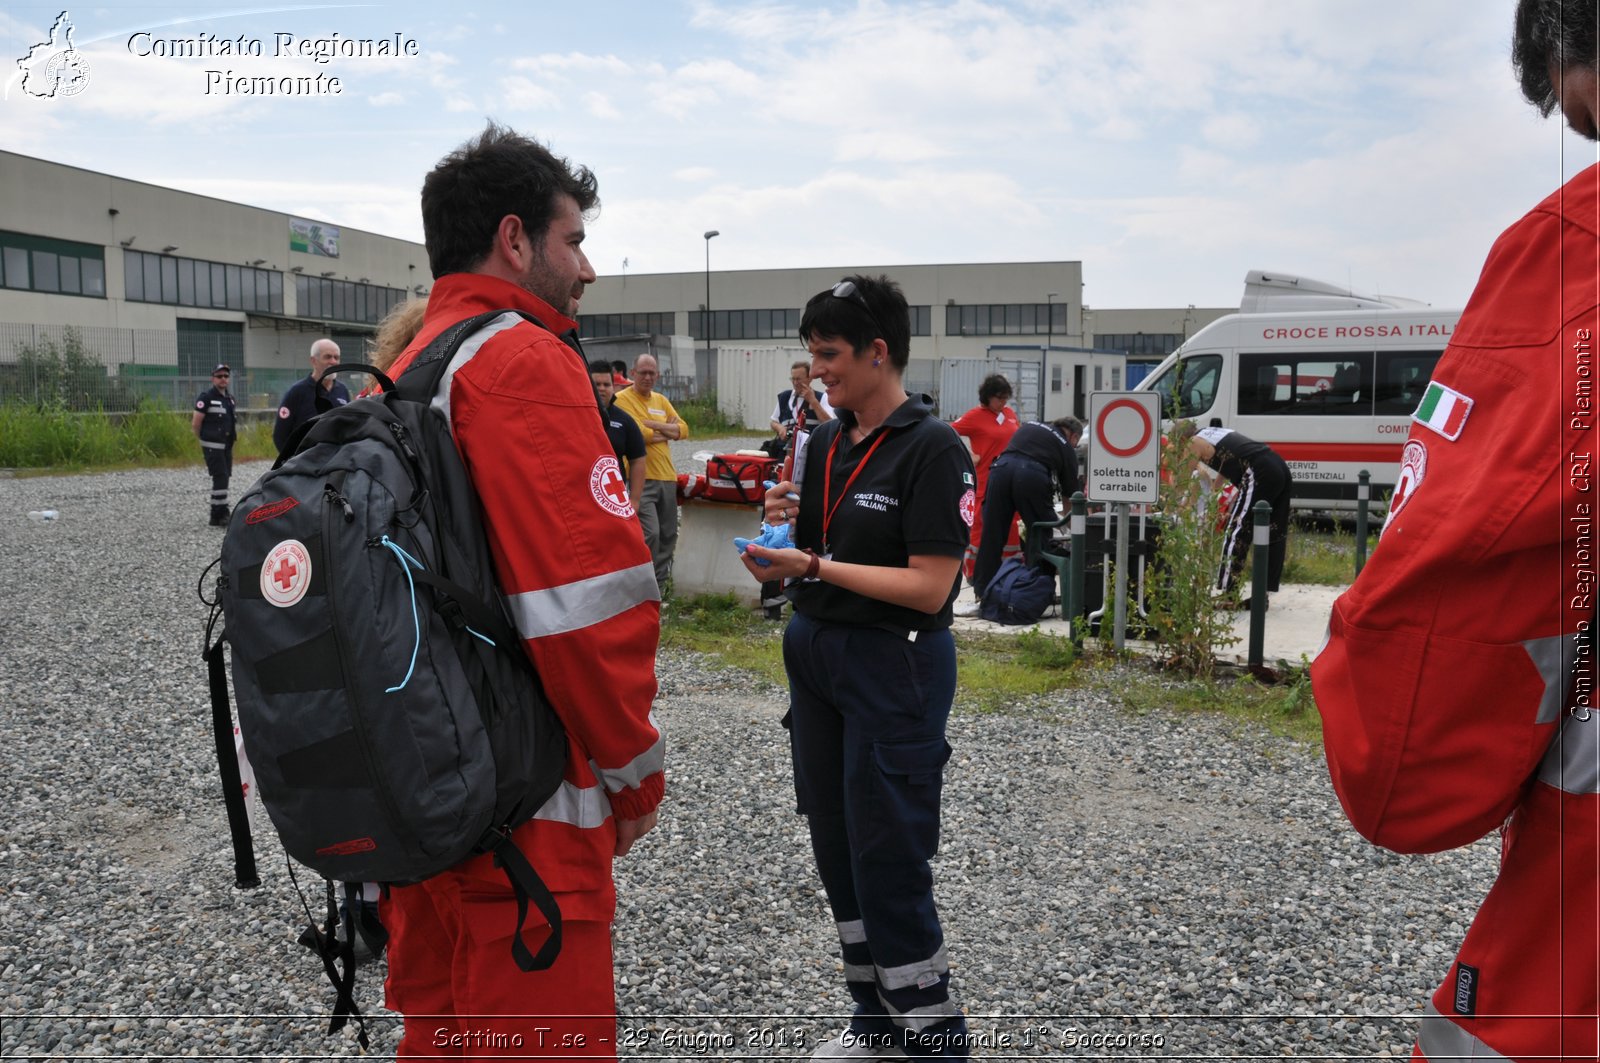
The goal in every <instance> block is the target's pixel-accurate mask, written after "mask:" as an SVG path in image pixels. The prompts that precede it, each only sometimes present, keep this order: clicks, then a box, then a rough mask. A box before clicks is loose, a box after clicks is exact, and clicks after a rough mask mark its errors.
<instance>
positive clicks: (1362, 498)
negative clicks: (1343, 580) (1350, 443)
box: [1356, 469, 1372, 576]
mask: <svg viewBox="0 0 1600 1063" xmlns="http://www.w3.org/2000/svg"><path fill="white" fill-rule="evenodd" d="M1371 497H1372V474H1371V473H1369V472H1368V471H1367V470H1365V469H1362V470H1361V472H1360V473H1358V474H1357V475H1356V575H1358V576H1359V575H1361V568H1362V566H1363V565H1365V564H1366V563H1367V502H1368V501H1369V500H1370V499H1371Z"/></svg>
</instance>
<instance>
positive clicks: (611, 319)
mask: <svg viewBox="0 0 1600 1063" xmlns="http://www.w3.org/2000/svg"><path fill="white" fill-rule="evenodd" d="M676 318H677V315H676V314H673V313H670V312H665V313H664V312H657V313H645V314H579V315H578V334H579V335H581V336H582V337H583V338H584V339H591V340H592V339H600V338H602V337H605V336H637V335H641V334H643V335H649V336H670V335H672V333H673V331H674V326H675V325H676V323H677V322H676Z"/></svg>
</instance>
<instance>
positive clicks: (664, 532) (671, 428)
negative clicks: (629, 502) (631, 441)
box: [612, 354, 689, 595]
mask: <svg viewBox="0 0 1600 1063" xmlns="http://www.w3.org/2000/svg"><path fill="white" fill-rule="evenodd" d="M660 378H661V370H660V369H659V367H658V366H657V365H656V360H655V357H654V356H653V355H648V354H641V355H640V356H639V358H638V360H637V361H635V362H634V363H633V386H632V387H628V388H623V389H622V390H621V391H619V392H617V396H616V398H615V399H613V400H612V401H613V402H615V403H616V405H617V406H618V408H620V409H621V410H622V412H623V413H626V414H627V415H628V416H630V417H632V418H633V419H634V420H635V421H637V422H638V424H639V431H641V432H643V433H644V442H645V474H644V476H645V481H644V494H643V495H641V496H639V498H638V499H637V501H636V502H635V505H636V506H637V507H638V510H639V523H640V525H641V526H643V528H644V541H645V543H646V544H648V545H649V547H650V556H651V558H652V559H654V561H655V568H656V585H657V586H658V587H660V588H661V593H662V594H663V595H665V594H666V592H667V580H669V579H670V578H671V577H672V555H673V554H674V553H675V552H676V551H677V549H678V471H677V469H675V468H673V466H672V450H671V447H670V443H671V441H672V440H675V439H688V438H689V426H688V425H687V424H686V423H684V420H683V418H682V417H679V416H678V411H677V410H675V409H673V408H672V403H671V402H670V401H669V400H668V399H667V397H666V396H665V395H663V394H661V393H660V392H659V391H657V390H656V389H655V387H656V381H657V380H659V379H660Z"/></svg>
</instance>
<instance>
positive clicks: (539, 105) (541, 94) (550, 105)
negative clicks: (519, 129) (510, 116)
mask: <svg viewBox="0 0 1600 1063" xmlns="http://www.w3.org/2000/svg"><path fill="white" fill-rule="evenodd" d="M500 94H501V96H500V98H501V100H502V102H503V103H504V105H505V106H506V107H507V108H509V109H511V110H513V111H545V110H550V111H554V110H559V109H560V107H561V97H559V96H557V95H556V94H555V93H554V92H551V91H550V90H549V89H547V88H545V87H544V86H542V85H535V84H534V83H533V82H532V81H530V80H528V79H527V78H525V77H507V78H501V79H500Z"/></svg>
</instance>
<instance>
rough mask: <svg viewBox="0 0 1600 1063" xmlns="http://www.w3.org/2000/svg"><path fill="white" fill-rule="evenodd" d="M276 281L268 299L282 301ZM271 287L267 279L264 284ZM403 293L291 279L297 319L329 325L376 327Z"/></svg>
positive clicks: (329, 281) (372, 286)
mask: <svg viewBox="0 0 1600 1063" xmlns="http://www.w3.org/2000/svg"><path fill="white" fill-rule="evenodd" d="M274 276H276V277H277V286H276V287H275V288H269V291H268V293H269V295H270V294H272V293H273V292H276V293H277V298H279V299H282V298H283V277H282V275H281V274H274ZM268 283H269V284H271V280H270V278H269V281H268ZM405 297H406V293H405V290H404V289H402V288H385V287H384V286H382V285H380V284H362V283H361V282H360V281H336V280H333V279H332V278H330V277H302V276H296V277H295V279H294V298H295V312H296V313H297V314H298V315H299V316H300V317H320V318H327V319H329V320H332V321H356V322H362V323H365V324H369V325H376V324H377V323H378V322H379V321H382V320H383V316H384V315H385V314H387V313H388V312H389V311H390V310H392V309H394V307H395V306H396V304H398V303H401V302H404V301H405Z"/></svg>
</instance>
